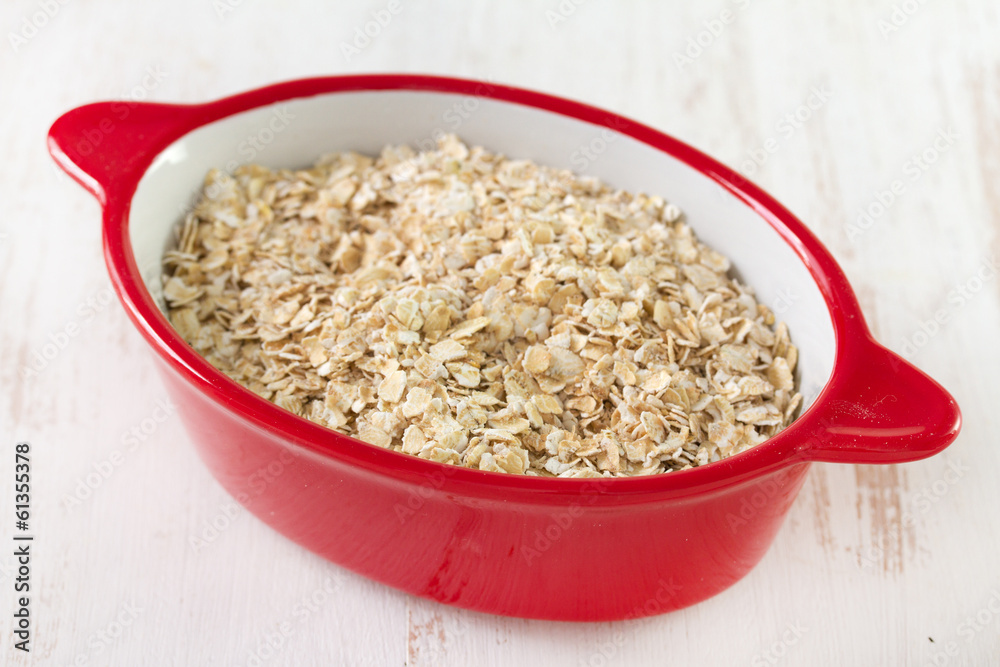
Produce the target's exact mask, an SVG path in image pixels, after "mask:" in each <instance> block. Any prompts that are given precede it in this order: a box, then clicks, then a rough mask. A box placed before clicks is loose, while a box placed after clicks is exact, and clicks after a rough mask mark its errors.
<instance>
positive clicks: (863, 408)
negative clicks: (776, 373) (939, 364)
mask: <svg viewBox="0 0 1000 667" xmlns="http://www.w3.org/2000/svg"><path fill="white" fill-rule="evenodd" d="M840 355H841V358H840V359H838V360H837V366H838V369H837V371H836V372H835V376H834V378H833V380H832V381H831V382H830V384H829V386H827V388H826V389H825V390H824V392H823V394H824V395H821V396H820V397H819V399H818V400H817V401H816V406H815V408H814V409H811V410H808V411H807V412H806V413H805V414H804V415H802V417H801V419H802V420H803V421H804V422H806V423H804V424H801V427H802V429H803V431H804V432H806V433H814V434H815V435H814V436H813V437H811V438H809V439H808V440H806V441H805V442H804V443H802V444H801V445H800V447H799V453H800V455H801V457H802V458H805V459H807V460H810V461H827V462H836V463H904V462H907V461H916V460H918V459H923V458H927V457H928V456H932V455H934V454H937V453H938V452H940V451H941V450H943V449H944V448H945V447H947V446H948V445H949V444H951V443H952V441H954V440H955V438H956V437H957V436H958V432H959V429H960V428H961V423H962V416H961V412H960V411H959V409H958V404H957V403H955V399H954V398H952V396H951V395H950V394H949V393H948V392H947V391H945V389H944V388H943V387H942V386H941V385H939V384H938V383H937V382H935V381H934V380H932V379H931V378H929V377H928V376H927V375H925V374H924V373H923V372H921V371H920V370H918V369H917V368H915V367H914V366H913V365H911V364H910V363H908V362H907V361H905V360H904V359H902V358H901V357H900V356H898V355H897V354H895V353H893V352H890V351H889V350H887V349H886V348H884V347H882V346H881V345H880V344H879V343H877V342H876V341H875V340H874V339H872V338H871V336H870V335H868V334H867V332H866V333H865V335H863V336H859V337H858V338H857V339H855V342H854V343H853V344H847V345H844V346H842V348H841V351H840Z"/></svg>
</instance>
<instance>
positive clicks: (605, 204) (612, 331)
mask: <svg viewBox="0 0 1000 667" xmlns="http://www.w3.org/2000/svg"><path fill="white" fill-rule="evenodd" d="M164 266H165V275H164V296H165V298H166V302H167V306H168V312H169V317H170V321H171V323H172V324H173V326H174V327H175V328H176V329H177V331H178V332H179V333H180V335H181V336H182V337H183V338H184V339H185V340H186V341H187V342H188V343H189V344H190V345H191V346H192V347H193V348H194V349H195V350H196V351H197V352H198V353H199V354H201V355H202V356H204V357H205V358H206V359H207V360H208V361H209V362H210V363H211V364H212V365H213V366H215V367H216V368H218V369H219V370H221V371H222V372H224V373H225V374H226V375H228V376H229V377H231V378H232V379H234V380H235V381H237V382H239V383H240V384H241V385H243V386H245V387H247V388H248V389H250V390H251V391H254V392H256V393H257V394H259V395H260V396H262V397H264V398H266V399H268V400H270V401H272V402H274V403H275V404H277V405H279V406H281V407H282V408H285V409H287V410H290V411H292V412H294V413H296V414H298V415H301V416H302V417H305V418H307V419H310V420H312V421H314V422H317V423H319V424H322V425H325V426H327V427H329V428H331V429H334V430H336V431H339V432H341V433H344V434H347V435H350V436H353V437H356V438H359V439H361V440H364V441H366V442H368V443H371V444H373V445H377V446H379V447H385V448H389V449H393V450H396V451H401V452H405V453H407V454H412V455H415V456H420V457H422V458H425V459H431V460H434V461H439V462H442V463H449V464H455V465H461V466H466V467H470V468H478V469H480V470H489V471H495V472H506V473H513V474H528V475H540V476H559V477H596V476H626V475H649V474H655V473H662V472H670V471H672V470H682V469H686V468H690V467H693V466H698V465H704V464H706V463H709V462H711V461H717V460H719V459H722V458H725V457H727V456H732V455H733V454H737V453H739V452H742V451H744V450H746V449H747V448H749V447H753V446H754V445H757V444H759V443H761V442H763V441H764V440H766V439H767V438H769V437H770V436H772V435H774V434H775V433H777V432H778V431H780V430H781V429H782V428H784V427H785V426H786V425H787V424H788V423H789V422H790V421H791V420H792V419H793V417H794V415H795V412H796V410H797V408H798V406H799V403H800V401H801V396H800V395H799V394H798V393H797V391H796V383H795V379H794V371H795V363H796V359H797V351H796V348H795V346H794V345H792V344H791V342H790V340H789V335H788V330H787V328H786V327H785V325H784V324H783V323H776V322H775V318H774V315H773V313H772V312H771V311H770V310H769V309H768V308H767V307H766V306H764V305H763V304H760V303H758V302H757V301H756V299H755V298H754V294H753V291H752V290H751V289H750V288H749V287H747V286H745V285H741V284H740V283H739V282H737V281H736V280H734V279H733V278H732V277H731V276H730V275H729V268H730V264H729V260H728V259H726V257H724V256H722V255H721V254H719V253H718V252H715V251H713V250H712V249H710V248H708V247H707V246H705V245H704V244H702V243H700V242H699V241H698V239H697V238H696V237H695V235H694V234H693V233H692V231H691V229H690V228H689V227H688V226H687V224H686V223H685V221H684V218H683V216H682V214H681V212H680V211H679V210H678V209H677V208H676V207H675V206H673V205H671V204H668V203H666V202H665V201H664V200H663V199H661V198H660V197H655V196H646V195H643V194H632V193H628V192H624V191H622V190H615V189H613V188H611V187H609V186H607V185H605V184H603V183H601V182H600V181H598V180H596V179H593V178H585V177H581V176H578V175H575V174H573V173H571V172H569V171H565V170H558V169H552V168H548V167H543V166H539V165H537V164H534V163H532V162H529V161H525V160H510V159H507V158H504V157H502V156H499V155H496V154H493V153H490V152H488V151H486V150H484V149H482V148H468V147H467V146H465V145H464V144H463V143H461V142H460V141H459V140H458V139H457V138H456V137H454V136H448V137H446V138H444V139H442V140H441V142H440V143H439V146H438V148H437V150H433V151H426V152H421V153H415V152H414V151H412V150H411V149H410V148H408V147H406V146H400V147H388V148H386V149H384V150H383V151H382V153H381V155H379V156H378V157H377V158H372V157H366V156H363V155H359V154H356V153H338V154H333V155H329V156H326V157H324V158H322V159H321V160H320V161H319V162H318V163H317V164H316V165H315V166H314V167H312V168H310V169H304V170H300V171H287V170H280V171H273V170H270V169H267V168H265V167H261V166H258V165H251V166H245V167H241V168H239V169H238V170H237V171H236V173H235V174H234V175H228V174H225V173H222V172H220V171H212V172H211V173H209V174H208V176H207V177H206V181H205V186H204V189H203V191H202V194H201V197H200V199H199V201H198V203H197V205H196V206H195V207H194V209H193V211H192V212H191V213H190V214H188V215H187V217H186V219H185V220H184V223H183V225H182V227H181V229H180V231H179V238H178V242H177V246H176V248H175V249H173V250H170V251H168V252H167V253H166V255H165V257H164Z"/></svg>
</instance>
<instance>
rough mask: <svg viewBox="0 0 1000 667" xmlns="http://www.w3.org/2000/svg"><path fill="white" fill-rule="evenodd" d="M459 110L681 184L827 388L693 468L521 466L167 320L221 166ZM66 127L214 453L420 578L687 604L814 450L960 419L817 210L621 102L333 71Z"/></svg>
mask: <svg viewBox="0 0 1000 667" xmlns="http://www.w3.org/2000/svg"><path fill="white" fill-rule="evenodd" d="M447 131H454V132H456V133H458V134H459V135H460V136H462V137H463V138H464V139H465V140H467V141H469V142H470V143H476V144H481V145H484V146H486V147H488V148H490V149H493V150H496V151H499V152H503V153H505V154H507V155H510V156H513V157H523V158H531V159H534V160H536V161H538V162H541V163H543V164H548V165H553V166H561V167H568V168H571V169H575V170H577V171H584V172H586V173H588V174H591V175H595V176H598V177H600V178H602V179H604V180H606V181H608V182H610V183H611V184H613V185H616V186H620V187H623V188H626V189H630V190H638V191H645V192H650V193H655V194H660V195H662V196H664V197H666V198H667V199H669V200H671V201H673V202H674V203H676V204H677V205H679V206H680V207H681V209H682V210H684V211H685V212H686V214H687V216H688V219H689V221H690V223H691V225H692V227H693V228H694V229H695V231H696V232H697V233H698V235H699V236H700V237H701V238H702V239H703V240H704V241H705V242H707V243H709V244H710V245H712V246H714V247H715V248H716V249H718V250H720V251H721V252H723V253H725V254H726V255H728V256H729V257H731V258H732V259H733V262H734V266H735V267H736V269H737V270H738V271H739V273H740V274H741V275H742V277H743V279H744V280H745V281H746V282H748V283H749V284H750V285H752V286H754V287H755V289H756V290H757V294H758V296H759V298H760V299H761V300H762V301H763V302H764V303H767V304H769V305H770V306H771V308H772V309H774V310H775V312H777V313H778V315H779V317H780V318H781V319H783V320H784V321H786V322H787V323H788V325H789V328H790V331H791V333H792V339H793V341H794V342H795V343H796V344H797V345H798V347H799V349H800V357H799V358H800V361H799V375H800V383H801V388H802V391H803V394H804V395H805V401H804V404H803V405H804V409H803V413H802V415H801V416H800V417H799V418H798V420H796V421H795V422H794V423H793V424H792V425H791V426H790V427H789V428H788V429H786V430H785V431H783V432H782V433H781V434H779V435H778V436H776V437H774V438H772V439H771V440H769V441H768V442H766V443H764V444H762V445H760V446H758V447H756V448H754V449H752V450H750V451H747V452H745V453H743V454H740V455H738V456H734V457H732V458H730V459H727V460H724V461H720V462H717V463H712V464H710V465H707V466H704V467H701V468H697V469H693V470H688V471H684V472H673V473H669V474H665V475H659V476H654V477H646V478H634V479H600V480H589V481H588V480H567V479H540V478H532V477H524V476H505V475H502V474H496V473H486V472H480V471H477V470H467V469H463V468H455V467H449V466H445V465H442V464H438V463H434V462H430V461H425V460H422V459H418V458H414V457H410V456H407V455H404V454H398V453H395V452H391V451H386V450H383V449H379V448H377V447H374V446H371V445H368V444H365V443H363V442H360V441H358V440H354V439H351V438H348V437H345V436H343V435H340V434H337V433H335V432H333V431H330V430H327V429H325V428H323V427H321V426H318V425H316V424H313V423H311V422H309V421H306V420H305V419H302V418H299V417H297V416H295V415H292V414H291V413H288V412H285V411H284V410H282V409H280V408H278V407H276V406H275V405H272V404H271V403H269V402H267V401H265V400H263V399H261V398H259V397H258V396H256V395H254V394H253V393H251V392H250V391H248V390H246V389H244V388H242V387H240V386H239V385H237V384H236V383H234V382H232V381H231V380H229V379H228V378H226V377H225V376H224V375H223V374H222V373H220V372H218V371H217V370H215V369H214V368H212V367H211V366H210V365H209V364H208V363H207V362H205V361H204V360H203V359H202V358H201V357H199V356H198V355H197V354H196V353H195V352H193V351H192V350H191V348H190V347H188V346H187V345H186V344H185V343H184V341H183V340H181V338H180V337H179V336H178V335H177V334H176V333H175V332H174V330H173V329H172V328H171V326H170V325H169V324H168V322H167V320H166V319H165V318H164V315H163V305H162V301H161V299H160V297H159V283H160V268H159V258H160V256H161V255H162V252H163V250H164V249H165V248H166V247H168V245H169V243H170V239H171V238H172V236H171V233H172V229H173V227H174V226H175V225H176V223H177V222H178V220H179V219H180V217H181V213H182V211H183V210H184V209H185V208H186V207H187V206H188V205H189V204H190V203H191V201H192V197H193V196H194V194H195V193H196V192H197V191H198V189H199V187H200V185H201V182H202V179H203V177H204V175H205V173H206V172H207V171H208V169H209V168H211V167H216V166H224V167H228V168H233V167H235V166H236V165H237V164H240V163H243V162H247V161H251V160H252V161H257V162H260V163H264V164H267V165H269V166H272V167H301V166H306V165H309V164H311V163H312V162H313V161H314V160H315V159H316V158H317V157H318V156H319V155H320V154H322V153H325V152H330V151H333V150H345V149H354V150H359V151H365V152H377V151H378V150H380V149H381V147H382V146H383V145H385V144H387V143H392V144H395V143H410V144H415V145H417V146H426V145H427V144H429V143H431V142H432V141H433V140H434V138H435V137H436V136H437V135H439V134H441V133H443V132H447ZM49 149H50V151H51V153H52V155H53V157H54V158H55V159H56V161H57V162H58V163H59V164H60V165H61V166H62V167H63V169H65V170H66V171H67V172H68V173H69V174H70V175H71V176H72V177H73V178H75V179H76V180H77V181H79V182H80V184H82V185H83V186H84V187H85V188H87V190H89V191H90V192H92V193H93V194H94V195H95V196H96V197H97V198H98V199H99V200H100V202H101V204H102V206H103V208H104V249H105V255H106V258H107V264H108V269H109V271H110V273H111V278H112V280H113V282H114V285H115V289H116V290H117V292H118V295H119V297H120V298H121V301H122V303H123V304H124V306H125V309H126V310H127V311H128V314H129V316H130V317H131V319H132V321H133V322H134V323H135V325H136V327H138V329H139V330H140V331H141V332H142V334H143V336H144V337H145V338H146V340H147V341H148V342H149V344H150V346H151V348H152V349H153V351H154V352H155V355H156V358H157V359H158V360H159V362H160V366H161V368H162V370H163V377H164V379H165V381H166V384H167V386H168V388H169V390H170V392H171V393H172V395H173V397H174V400H175V401H176V403H177V405H178V406H180V410H179V412H180V414H181V415H182V417H183V420H184V422H185V424H186V426H187V429H188V432H189V433H190V435H191V438H192V440H194V442H195V443H196V445H197V447H198V450H199V452H200V454H201V456H202V458H203V459H204V460H205V462H206V463H207V465H208V466H209V468H210V469H211V471H212V473H213V474H214V475H215V476H216V477H217V478H218V480H219V481H220V482H221V483H222V485H223V486H224V487H225V488H226V489H227V490H228V491H229V493H231V494H232V495H233V497H235V498H236V499H237V500H238V501H239V502H241V503H242V504H243V505H245V506H246V507H247V508H248V509H249V510H250V511H251V512H253V513H254V514H256V515H257V516H258V517H259V518H260V519H261V520H262V521H264V522H265V523H267V524H269V525H271V526H272V527H273V528H274V529H275V530H277V531H279V532H280V533H282V534H284V535H286V536H287V537H289V538H291V539H293V540H295V541H296V542H298V543H300V544H302V545H303V546H305V547H307V548H309V549H311V550H312V551H314V552H316V553H318V554H321V555H323V556H324V557H326V558H328V559H330V560H331V561H333V562H335V563H338V564H340V565H342V566H344V567H347V568H350V569H351V570H354V571H355V572H358V573H360V574H363V575H365V576H368V577H371V578H373V579H377V580H379V581H382V582H385V583H386V584H389V585H390V586H394V587H396V588H399V589H402V590H404V591H408V592H410V593H413V594H416V595H420V596H424V597H427V598H431V599H434V600H438V601H440V602H444V603H446V604H452V605H456V606H459V607H465V608H468V609H476V610H479V611H485V612H490V613H495V614H507V615H512V616H523V617H534V618H548V619H565V620H580V621H583V620H588V621H594V620H606V619H621V618H628V617H637V616H645V615H650V614H657V613H662V612H666V611H669V610H672V609H678V608H680V607H684V606H686V605H690V604H694V603H696V602H698V601H700V600H704V599H705V598H707V597H709V596H712V595H715V594H716V593H718V592H719V591H722V590H723V589H725V588H726V587H728V586H730V585H731V584H733V583H734V582H735V581H737V580H738V579H740V578H741V577H743V576H744V575H745V574H747V572H748V571H749V570H750V569H751V568H752V567H753V566H754V565H755V564H756V563H757V562H758V561H759V560H760V559H761V557H762V556H763V555H764V552H765V551H766V550H767V548H768V546H769V545H770V543H771V541H772V540H773V538H774V536H775V533H776V532H777V530H778V528H779V526H780V525H781V521H782V519H783V518H784V516H785V514H786V512H787V511H788V508H789V507H790V505H791V503H792V501H793V500H794V498H795V495H796V494H797V492H798V490H799V487H800V486H801V484H802V481H803V478H804V477H805V474H806V472H807V470H808V469H809V464H810V463H811V462H813V461H830V462H845V463H898V462H904V461H913V460H916V459H921V458H924V457H927V456H930V455H932V454H935V453H937V452H939V451H941V450H942V449H944V448H945V447H946V446H947V445H948V444H949V443H951V442H952V441H953V440H954V439H955V437H956V435H957V434H958V430H959V424H960V416H959V410H958V406H957V405H956V404H955V401H954V400H953V399H952V398H951V396H949V395H948V393H947V392H945V390H944V389H942V388H941V387H940V386H939V385H938V384H936V383H935V382H934V381H933V380H931V379H930V378H928V377H927V376H926V375H924V374H923V373H921V372H920V371H918V370H917V369H915V368H914V367H913V366H911V365H910V364H908V363H907V362H905V361H903V360H902V359H900V358H899V357H897V356H895V355H894V354H892V353H891V352H889V351H887V350H886V349H884V348H883V347H881V346H880V345H879V344H878V343H876V342H875V341H874V340H873V339H872V338H871V335H870V334H869V333H868V329H867V328H866V326H865V322H864V319H863V318H862V315H861V311H860V309H859V307H858V303H857V301H856V299H855V297H854V294H853V293H852V291H851V288H850V286H849V285H848V283H847V280H846V278H845V277H844V274H843V272H842V271H841V270H840V268H839V267H838V266H837V264H836V262H835V261H834V260H833V258H832V257H831V256H830V253H829V252H827V250H826V249H825V248H824V247H823V246H822V245H821V244H820V243H819V241H817V239H816V238H815V237H814V236H813V235H812V234H811V233H810V232H809V231H808V230H807V229H806V227H805V226H804V225H803V224H802V223H801V222H799V221H798V220H796V219H795V217H794V216H792V214H791V213H789V212H788V211H787V210H785V209H784V208H783V207H782V206H781V205H780V204H778V203H777V202H776V201H775V200H774V199H772V198H771V197H769V196H768V195H767V194H765V193H764V192H762V191H761V190H760V189H759V188H757V187H756V186H754V185H753V184H751V183H748V182H747V181H746V180H745V179H743V178H742V177H740V176H739V175H738V174H737V173H735V172H733V171H732V170H731V169H729V168H727V167H725V166H724V165H722V164H720V163H718V162H716V161H715V160H713V159H711V158H709V157H707V156H705V155H703V154H702V153H700V152H698V151H697V150H695V149H693V148H691V147H690V146H687V145H685V144H683V143H681V142H679V141H677V140H676V139H673V138H671V137H669V136H666V135H664V134H662V133H660V132H657V131H656V130H653V129H651V128H649V127H646V126H644V125H641V124H639V123H636V122H634V121H631V120H628V119H627V118H623V117H621V116H617V115H615V114H612V113H609V112H607V111H602V110H600V109H596V108H594V107H590V106H587V105H584V104H578V103H575V102H570V101H567V100H564V99H560V98H557V97H552V96H549V95H543V94H541V93H535V92H529V91H526V90H520V89H517V88H511V87H508V86H501V85H495V84H489V83H484V82H477V81H463V80H458V79H447V78H440V77H429V76H411V75H379V76H344V77H328V78H318V79H307V80H300V81H290V82H287V83H280V84H277V85H273V86H268V87H266V88H261V89H259V90H254V91H250V92H247V93H243V94H241V95H236V96H234V97H229V98H226V99H222V100H218V101H215V102H209V103H207V104H199V105H190V106H177V105H160V104H132V103H123V102H116V103H99V104H91V105H88V106H84V107H80V108H78V109H74V110H73V111H70V112H69V113H67V114H65V115H64V116H62V117H61V118H59V119H58V120H57V121H56V122H55V124H54V125H53V126H52V129H51V131H50V133H49Z"/></svg>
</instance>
